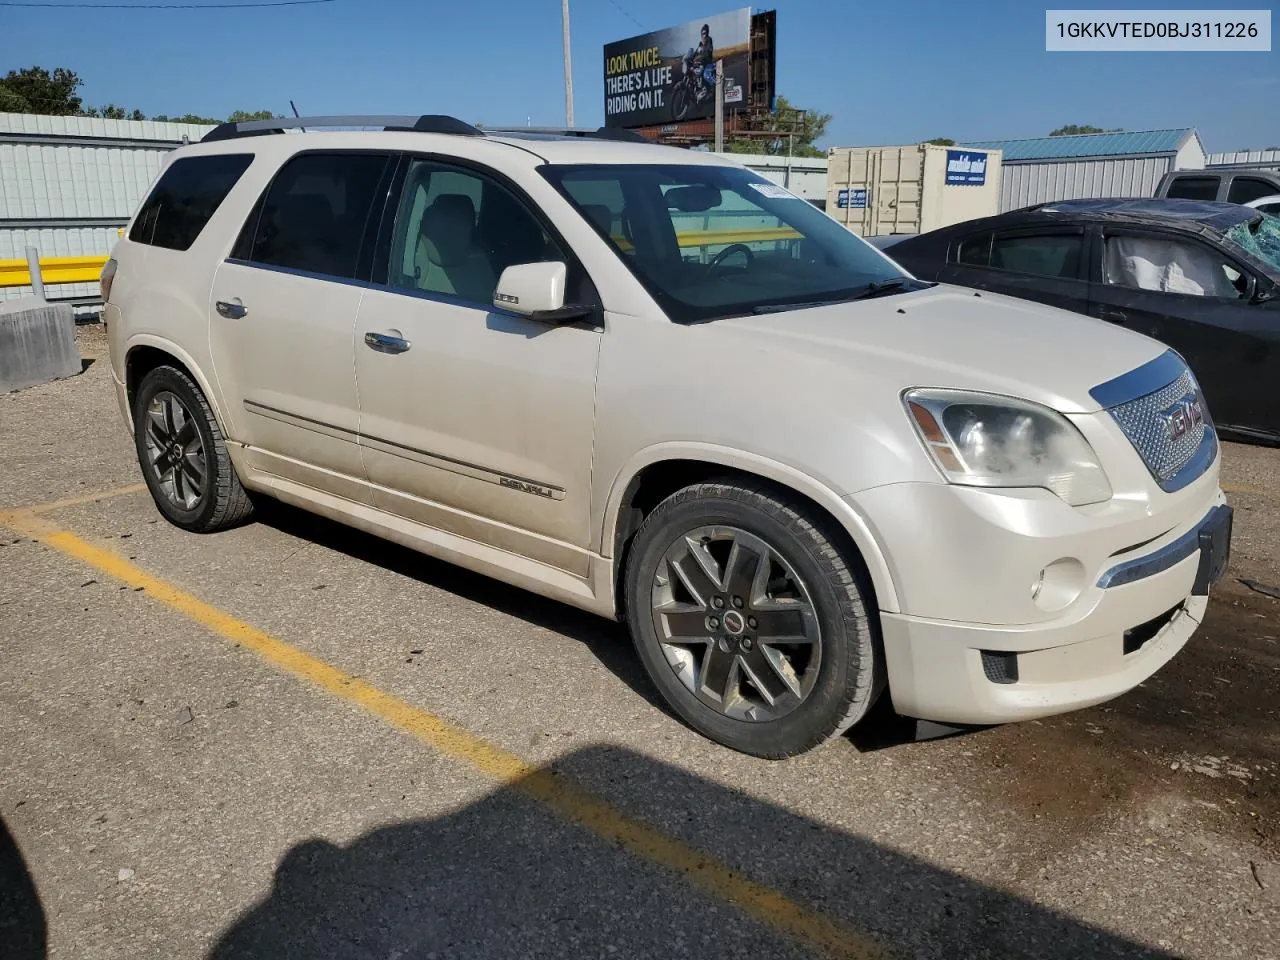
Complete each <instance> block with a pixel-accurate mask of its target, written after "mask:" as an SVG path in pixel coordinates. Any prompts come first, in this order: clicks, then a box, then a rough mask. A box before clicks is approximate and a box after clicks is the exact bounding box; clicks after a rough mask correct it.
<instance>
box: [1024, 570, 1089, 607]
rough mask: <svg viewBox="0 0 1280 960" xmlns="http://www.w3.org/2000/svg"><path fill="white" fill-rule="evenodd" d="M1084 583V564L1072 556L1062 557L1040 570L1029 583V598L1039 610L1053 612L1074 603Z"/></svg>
mask: <svg viewBox="0 0 1280 960" xmlns="http://www.w3.org/2000/svg"><path fill="white" fill-rule="evenodd" d="M1084 583H1085V577H1084V564H1083V563H1081V562H1080V561H1079V560H1077V559H1075V558H1074V557H1062V558H1061V559H1059V560H1055V561H1053V563H1050V564H1048V565H1047V566H1045V568H1044V569H1043V570H1041V571H1040V574H1039V576H1038V577H1037V579H1036V581H1035V582H1034V583H1033V584H1032V585H1031V599H1032V601H1034V602H1035V605H1036V606H1037V607H1039V608H1040V609H1041V610H1045V611H1047V612H1050V613H1054V612H1056V611H1058V610H1062V609H1064V608H1066V607H1069V606H1070V605H1071V604H1072V603H1074V602H1075V600H1076V598H1077V597H1079V596H1080V593H1081V591H1083V590H1084Z"/></svg>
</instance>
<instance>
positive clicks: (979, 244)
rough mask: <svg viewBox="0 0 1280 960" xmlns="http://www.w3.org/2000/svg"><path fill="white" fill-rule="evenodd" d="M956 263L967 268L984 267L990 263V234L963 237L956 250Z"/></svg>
mask: <svg viewBox="0 0 1280 960" xmlns="http://www.w3.org/2000/svg"><path fill="white" fill-rule="evenodd" d="M956 262H957V263H963V264H965V265H966V266H969V267H985V266H987V265H988V264H989V263H990V262H991V234H989V233H980V234H978V236H976V237H965V239H963V240H961V241H960V246H959V248H958V249H957V250H956Z"/></svg>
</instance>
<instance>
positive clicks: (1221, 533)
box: [1191, 504, 1232, 597]
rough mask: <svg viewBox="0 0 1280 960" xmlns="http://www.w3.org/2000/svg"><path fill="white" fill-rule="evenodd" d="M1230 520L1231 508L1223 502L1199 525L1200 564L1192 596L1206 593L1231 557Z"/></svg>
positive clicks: (1219, 577) (1224, 569)
mask: <svg viewBox="0 0 1280 960" xmlns="http://www.w3.org/2000/svg"><path fill="white" fill-rule="evenodd" d="M1231 520H1232V512H1231V508H1230V507H1228V506H1226V505H1225V504H1224V505H1223V506H1220V507H1218V508H1217V509H1216V510H1215V511H1214V512H1213V516H1211V517H1210V518H1209V519H1208V520H1206V521H1205V522H1204V523H1203V524H1201V526H1200V566H1199V568H1198V569H1197V570H1196V582H1195V585H1194V586H1193V587H1192V588H1191V593H1192V594H1193V595H1194V596H1197V597H1203V596H1206V595H1208V593H1209V587H1210V585H1211V584H1214V583H1217V582H1218V580H1220V579H1221V578H1222V575H1223V574H1224V573H1225V572H1226V570H1227V562H1228V561H1229V560H1230V559H1231Z"/></svg>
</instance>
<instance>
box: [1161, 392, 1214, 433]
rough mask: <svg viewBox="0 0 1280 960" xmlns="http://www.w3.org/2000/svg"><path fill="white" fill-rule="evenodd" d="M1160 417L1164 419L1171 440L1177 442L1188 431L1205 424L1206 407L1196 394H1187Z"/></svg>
mask: <svg viewBox="0 0 1280 960" xmlns="http://www.w3.org/2000/svg"><path fill="white" fill-rule="evenodd" d="M1160 415H1161V417H1163V418H1164V425H1165V429H1166V430H1168V431H1169V439H1170V440H1177V439H1178V438H1179V437H1182V436H1184V435H1185V434H1186V432H1187V431H1188V430H1191V429H1193V428H1195V427H1198V426H1200V424H1202V423H1204V407H1203V406H1202V405H1201V403H1200V397H1199V396H1198V395H1197V394H1194V393H1189V394H1187V395H1186V396H1185V397H1183V398H1182V399H1181V400H1178V401H1177V402H1176V403H1174V405H1173V406H1171V407H1169V408H1168V409H1166V410H1165V411H1163V412H1162V413H1161V414H1160Z"/></svg>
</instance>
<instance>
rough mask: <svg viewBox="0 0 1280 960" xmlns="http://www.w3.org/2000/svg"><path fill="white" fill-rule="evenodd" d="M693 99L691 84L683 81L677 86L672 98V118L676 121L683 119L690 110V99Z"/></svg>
mask: <svg viewBox="0 0 1280 960" xmlns="http://www.w3.org/2000/svg"><path fill="white" fill-rule="evenodd" d="M692 99H693V94H691V93H690V92H689V85H688V84H687V83H681V84H680V85H679V86H677V87H676V88H675V92H674V94H673V95H672V98H671V119H672V120H674V121H675V122H676V123H679V122H680V121H681V120H683V119H684V118H685V115H686V114H688V112H689V107H690V101H691V100H692Z"/></svg>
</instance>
